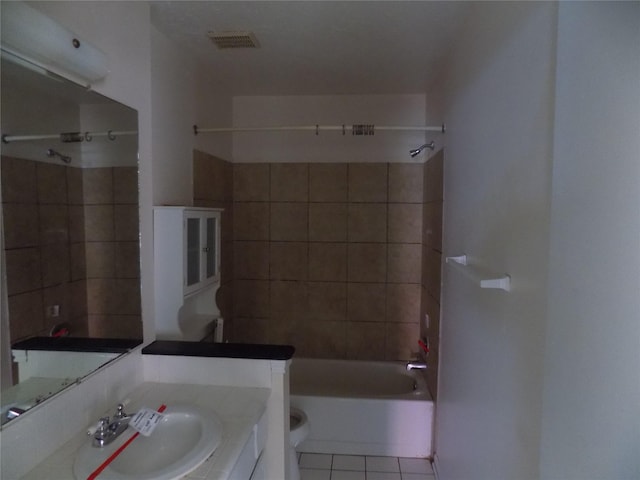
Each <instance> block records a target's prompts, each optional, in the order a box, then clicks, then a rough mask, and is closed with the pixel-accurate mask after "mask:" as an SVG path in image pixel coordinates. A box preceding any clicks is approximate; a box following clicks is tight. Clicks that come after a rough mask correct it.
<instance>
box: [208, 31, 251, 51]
mask: <svg viewBox="0 0 640 480" xmlns="http://www.w3.org/2000/svg"><path fill="white" fill-rule="evenodd" d="M209 38H210V39H211V41H212V42H213V43H215V44H216V46H217V47H218V48H220V49H222V48H258V47H259V44H258V40H256V36H255V35H254V34H253V33H252V32H209Z"/></svg>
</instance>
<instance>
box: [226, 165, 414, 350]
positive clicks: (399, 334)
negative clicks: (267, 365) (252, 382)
mask: <svg viewBox="0 0 640 480" xmlns="http://www.w3.org/2000/svg"><path fill="white" fill-rule="evenodd" d="M422 181H423V167H422V165H418V164H358V163H355V164H343V163H340V164H306V163H294V164H290V163H286V164H285V163H282V164H278V163H273V164H236V165H233V233H234V244H233V250H234V255H233V265H234V267H233V269H234V279H235V281H234V294H233V300H234V302H233V308H234V314H235V318H234V328H233V339H234V340H235V341H252V342H260V343H290V344H293V345H295V346H296V349H297V354H298V355H301V356H314V357H330V358H350V359H380V360H382V359H393V360H396V359H409V358H412V357H414V356H415V352H416V346H417V339H418V331H419V325H418V322H419V318H420V298H421V288H420V285H421V265H422V260H421V255H422V247H421V243H422V221H423V220H422V219H423V213H422V208H423V188H422ZM225 258H226V257H225Z"/></svg>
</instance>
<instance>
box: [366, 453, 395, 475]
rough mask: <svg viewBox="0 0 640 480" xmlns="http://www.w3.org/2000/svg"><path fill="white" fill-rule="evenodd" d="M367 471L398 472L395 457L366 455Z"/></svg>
mask: <svg viewBox="0 0 640 480" xmlns="http://www.w3.org/2000/svg"><path fill="white" fill-rule="evenodd" d="M366 462H367V472H399V471H400V464H399V463H398V458H397V457H369V456H368V457H367V458H366Z"/></svg>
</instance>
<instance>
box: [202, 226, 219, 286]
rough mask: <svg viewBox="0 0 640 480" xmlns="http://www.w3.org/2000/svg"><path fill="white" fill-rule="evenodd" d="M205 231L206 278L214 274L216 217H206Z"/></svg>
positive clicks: (215, 266) (215, 268)
mask: <svg viewBox="0 0 640 480" xmlns="http://www.w3.org/2000/svg"><path fill="white" fill-rule="evenodd" d="M206 221H207V223H206V226H207V228H206V233H205V248H204V254H205V271H206V278H211V277H214V276H215V275H216V271H217V265H216V253H217V252H216V230H217V226H218V225H217V222H216V218H213V217H208V218H207V219H206Z"/></svg>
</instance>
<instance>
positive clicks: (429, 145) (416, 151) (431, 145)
mask: <svg viewBox="0 0 640 480" xmlns="http://www.w3.org/2000/svg"><path fill="white" fill-rule="evenodd" d="M425 148H428V149H430V150H433V149H435V148H436V144H435V142H434V141H433V140H431V141H430V142H429V143H425V144H424V145H420V146H419V147H418V148H414V149H413V150H409V154H410V155H411V158H413V157H415V156H416V155H418V154H420V153H421V152H422V151H423V150H424V149H425Z"/></svg>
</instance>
